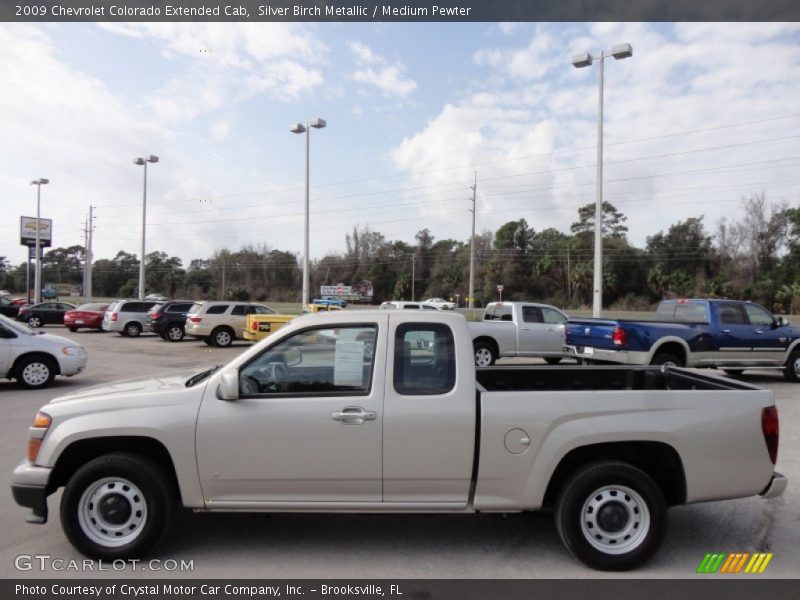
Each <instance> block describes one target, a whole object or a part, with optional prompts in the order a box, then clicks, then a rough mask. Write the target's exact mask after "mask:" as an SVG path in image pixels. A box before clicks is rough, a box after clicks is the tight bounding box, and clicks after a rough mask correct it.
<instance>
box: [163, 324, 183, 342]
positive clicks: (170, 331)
mask: <svg viewBox="0 0 800 600" xmlns="http://www.w3.org/2000/svg"><path fill="white" fill-rule="evenodd" d="M183 336H184V331H183V327H181V326H180V324H178V323H173V324H172V325H170V326H168V327H167V328H166V329H165V330H164V335H163V336H162V337H163V338H164V339H165V340H167V341H168V342H180V341H181V340H182V339H183Z"/></svg>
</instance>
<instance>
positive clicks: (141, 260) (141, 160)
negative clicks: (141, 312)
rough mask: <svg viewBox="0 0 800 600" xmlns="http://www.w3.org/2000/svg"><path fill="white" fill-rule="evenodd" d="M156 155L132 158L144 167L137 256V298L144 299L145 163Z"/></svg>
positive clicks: (156, 159) (154, 161)
mask: <svg viewBox="0 0 800 600" xmlns="http://www.w3.org/2000/svg"><path fill="white" fill-rule="evenodd" d="M157 162H158V157H157V156H154V155H153V154H151V155H150V156H148V157H147V158H143V157H141V156H140V157H138V158H134V159H133V164H135V165H139V166H143V167H144V187H143V191H142V253H141V255H140V257H139V300H144V256H145V255H144V241H145V227H146V225H147V163H157Z"/></svg>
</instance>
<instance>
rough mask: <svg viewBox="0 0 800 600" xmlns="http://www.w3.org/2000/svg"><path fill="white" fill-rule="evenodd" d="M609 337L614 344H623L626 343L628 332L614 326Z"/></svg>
mask: <svg viewBox="0 0 800 600" xmlns="http://www.w3.org/2000/svg"><path fill="white" fill-rule="evenodd" d="M611 339H612V340H613V342H614V345H615V346H624V345H625V344H627V343H628V334H627V333H625V330H624V329H623V328H622V327H614V332H613V333H612V334H611Z"/></svg>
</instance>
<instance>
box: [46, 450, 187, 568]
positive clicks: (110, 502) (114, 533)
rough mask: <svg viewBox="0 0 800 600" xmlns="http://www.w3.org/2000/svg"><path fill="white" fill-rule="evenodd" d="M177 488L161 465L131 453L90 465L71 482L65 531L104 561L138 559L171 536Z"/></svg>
mask: <svg viewBox="0 0 800 600" xmlns="http://www.w3.org/2000/svg"><path fill="white" fill-rule="evenodd" d="M173 490H174V486H173V482H172V481H171V480H170V478H169V477H168V476H167V475H166V474H165V473H164V471H163V469H161V468H160V467H159V466H158V465H157V464H156V463H154V462H152V461H151V460H149V459H147V458H145V457H143V456H140V455H138V454H131V453H115V454H106V455H104V456H100V457H98V458H95V459H94V460H92V461H89V462H88V463H86V464H85V465H83V466H82V467H81V468H80V469H78V470H77V471H76V472H75V473H74V474H73V475H72V477H70V479H69V481H67V485H66V488H65V489H64V495H63V496H62V497H61V526H62V528H63V529H64V533H65V534H66V536H67V538H68V539H69V541H70V542H71V543H72V545H73V546H75V548H77V549H78V550H79V551H80V552H82V553H83V554H85V555H86V556H88V557H91V558H95V559H101V560H115V559H128V558H136V557H139V556H141V555H143V554H146V553H147V552H149V551H150V550H152V549H153V548H155V547H156V546H157V545H158V543H159V542H160V541H161V540H162V539H163V537H164V536H165V535H166V532H167V529H168V527H169V524H170V521H171V520H172V516H173V513H174V511H175V495H174V491H173Z"/></svg>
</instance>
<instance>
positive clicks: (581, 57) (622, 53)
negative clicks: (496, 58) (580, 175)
mask: <svg viewBox="0 0 800 600" xmlns="http://www.w3.org/2000/svg"><path fill="white" fill-rule="evenodd" d="M611 56H613V57H614V58H615V59H617V60H621V59H623V58H629V57H631V56H633V48H632V47H631V45H630V44H617V45H616V46H613V47H612V48H611V51H610V52H606V51H603V50H601V51H600V53H599V54H589V53H588V52H582V53H581V54H575V55H574V56H573V57H572V65H573V66H574V67H575V68H577V69H581V68H583V67H588V66H590V65H591V64H592V63H593V62H595V61H597V62H599V63H600V77H599V79H600V92H599V94H598V115H597V199H596V202H595V208H594V285H593V289H594V293H593V296H592V316H593V317H595V318H597V317H600V314H601V312H602V310H603V65H604V63H605V59H606V58H609V57H611Z"/></svg>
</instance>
